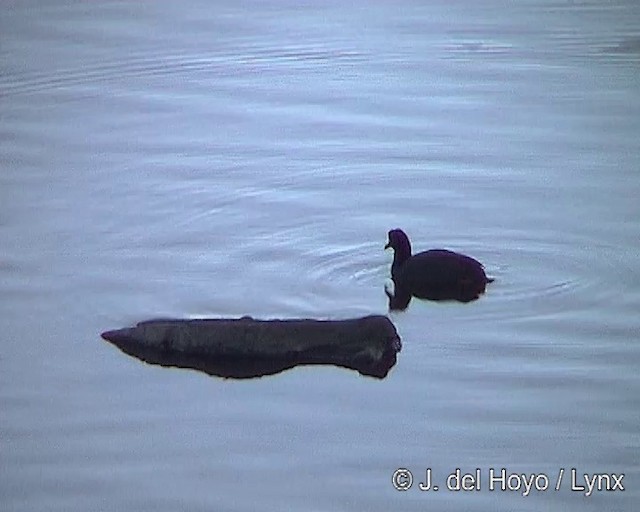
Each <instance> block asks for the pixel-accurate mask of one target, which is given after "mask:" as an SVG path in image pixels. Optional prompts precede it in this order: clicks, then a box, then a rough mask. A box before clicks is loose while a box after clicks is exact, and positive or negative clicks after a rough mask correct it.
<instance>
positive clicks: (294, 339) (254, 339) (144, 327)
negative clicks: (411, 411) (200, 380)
mask: <svg viewBox="0 0 640 512" xmlns="http://www.w3.org/2000/svg"><path fill="white" fill-rule="evenodd" d="M101 336H102V338H104V339H105V340H107V341H110V342H111V343H113V344H114V345H116V346H117V347H118V348H120V349H121V350H122V351H123V352H125V353H127V354H129V355H131V356H134V357H137V358H138V359H141V360H142V361H145V362H147V363H151V364H158V365H162V366H175V367H179V368H191V369H194V370H199V371H202V372H205V373H207V374H209V375H217V376H219V377H225V378H236V379H245V378H251V377H261V376H264V375H272V374H275V373H279V372H281V371H283V370H287V369H289V368H293V367H295V366H298V365H310V364H318V365H324V364H326V365H334V366H340V367H343V368H349V369H353V370H357V371H358V372H360V373H361V374H362V375H368V376H372V377H378V378H384V377H385V376H386V375H387V373H388V372H389V370H390V369H391V368H392V367H393V366H394V365H395V364H396V354H397V353H398V352H399V351H400V348H401V342H400V337H399V336H398V333H397V331H396V329H395V327H394V325H393V324H392V323H391V321H390V320H389V319H388V318H387V317H386V316H382V315H372V316H366V317H363V318H353V319H348V320H311V319H295V320H255V319H253V318H251V317H243V318H240V319H199V320H149V321H146V322H140V323H139V324H138V325H136V326H135V327H131V328H126V329H118V330H115V331H107V332H103V333H102V335H101Z"/></svg>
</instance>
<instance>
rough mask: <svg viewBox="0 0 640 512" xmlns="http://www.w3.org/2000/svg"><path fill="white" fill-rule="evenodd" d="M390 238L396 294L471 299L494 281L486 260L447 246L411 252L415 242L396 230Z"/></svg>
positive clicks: (443, 298) (390, 234) (460, 299)
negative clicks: (416, 252)
mask: <svg viewBox="0 0 640 512" xmlns="http://www.w3.org/2000/svg"><path fill="white" fill-rule="evenodd" d="M388 237H389V239H388V241H387V244H386V245H385V247H384V248H385V249H388V248H392V249H393V250H394V255H393V263H392V265H391V279H392V280H393V284H394V287H395V292H394V293H395V295H396V296H408V297H407V298H409V300H410V296H414V297H418V298H420V299H428V300H437V301H440V300H457V301H460V302H470V301H472V300H475V299H477V298H479V297H480V295H482V294H483V293H484V292H485V288H486V285H487V283H491V282H493V281H494V279H493V278H490V277H487V275H486V273H485V271H484V267H483V265H482V263H480V262H479V261H477V260H475V259H474V258H472V257H470V256H466V255H464V254H460V253H457V252H454V251H450V250H447V249H431V250H428V251H424V252H420V253H418V254H414V255H411V242H410V241H409V237H408V236H407V234H406V233H405V232H404V231H402V230H401V229H392V230H391V231H389V234H388ZM387 295H389V292H388V291H387ZM389 298H390V299H391V298H392V297H391V296H390V295H389ZM407 303H408V301H407Z"/></svg>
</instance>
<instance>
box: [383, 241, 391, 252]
mask: <svg viewBox="0 0 640 512" xmlns="http://www.w3.org/2000/svg"><path fill="white" fill-rule="evenodd" d="M389 247H391V242H387V245H385V246H384V250H385V251H386V250H387V249H388V248H389Z"/></svg>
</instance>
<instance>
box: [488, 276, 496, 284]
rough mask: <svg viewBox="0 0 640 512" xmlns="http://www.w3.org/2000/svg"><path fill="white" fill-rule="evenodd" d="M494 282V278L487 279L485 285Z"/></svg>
mask: <svg viewBox="0 0 640 512" xmlns="http://www.w3.org/2000/svg"><path fill="white" fill-rule="evenodd" d="M495 280H496V278H495V277H487V283H493V282H494V281H495Z"/></svg>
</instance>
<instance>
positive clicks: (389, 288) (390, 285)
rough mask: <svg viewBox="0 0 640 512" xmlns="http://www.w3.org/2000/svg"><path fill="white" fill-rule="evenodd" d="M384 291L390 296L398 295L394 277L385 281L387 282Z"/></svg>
mask: <svg viewBox="0 0 640 512" xmlns="http://www.w3.org/2000/svg"><path fill="white" fill-rule="evenodd" d="M384 292H385V293H386V294H387V296H389V297H395V296H396V285H395V283H394V282H393V279H387V280H386V281H385V283H384Z"/></svg>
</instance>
